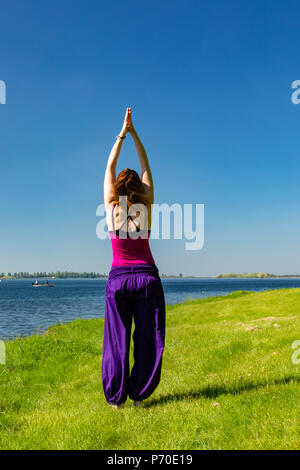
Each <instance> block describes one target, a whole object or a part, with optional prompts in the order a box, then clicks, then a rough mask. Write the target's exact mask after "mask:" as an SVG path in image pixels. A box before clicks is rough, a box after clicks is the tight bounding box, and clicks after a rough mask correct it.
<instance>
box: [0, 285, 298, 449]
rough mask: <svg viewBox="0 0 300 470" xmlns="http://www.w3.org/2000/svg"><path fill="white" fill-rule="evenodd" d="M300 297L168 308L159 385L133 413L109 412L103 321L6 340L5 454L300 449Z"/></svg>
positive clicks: (1, 415)
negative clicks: (298, 355)
mask: <svg viewBox="0 0 300 470" xmlns="http://www.w3.org/2000/svg"><path fill="white" fill-rule="evenodd" d="M299 320H300V289H281V290H276V291H265V292H261V293H246V292H236V293H233V294H231V295H228V296H225V297H214V298H209V299H204V300H195V301H189V302H186V303H184V304H179V305H175V306H169V307H168V308H167V331H166V349H165V353H164V359H163V370H162V378H161V383H160V385H159V387H158V388H157V390H156V391H155V392H154V394H153V395H152V396H151V397H150V398H149V399H148V400H147V401H146V402H145V405H144V408H135V407H134V406H133V404H132V402H130V401H129V400H128V401H127V402H126V405H125V407H124V409H114V408H112V407H110V406H109V405H107V404H106V402H105V399H104V395H103V392H102V384H101V348H102V334H103V320H102V319H100V320H77V321H74V322H72V323H69V324H66V325H57V326H54V327H52V328H51V329H50V330H49V331H48V332H46V333H44V334H40V335H35V336H30V337H28V338H25V339H16V340H13V341H10V342H8V343H7V344H6V348H7V364H6V365H0V449H297V448H298V449H299V448H300V413H299V412H300V409H299V408H300V390H299V388H300V387H299V382H300V374H299V372H300V365H296V364H294V363H293V362H292V354H293V352H294V351H293V349H292V347H291V345H292V343H293V342H294V341H295V340H300V321H299Z"/></svg>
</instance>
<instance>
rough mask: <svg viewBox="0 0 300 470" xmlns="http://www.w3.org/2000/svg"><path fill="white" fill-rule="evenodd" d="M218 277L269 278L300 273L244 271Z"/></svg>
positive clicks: (297, 275) (293, 275) (294, 275)
mask: <svg viewBox="0 0 300 470" xmlns="http://www.w3.org/2000/svg"><path fill="white" fill-rule="evenodd" d="M216 277H217V278H219V279H220V278H226V279H227V278H237V279H239V278H250V277H256V278H258V279H264V278H269V277H300V274H270V273H243V274H237V273H228V274H219V275H218V276H216Z"/></svg>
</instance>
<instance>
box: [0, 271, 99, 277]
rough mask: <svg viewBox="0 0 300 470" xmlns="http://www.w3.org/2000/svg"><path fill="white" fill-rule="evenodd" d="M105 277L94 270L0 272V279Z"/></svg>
mask: <svg viewBox="0 0 300 470" xmlns="http://www.w3.org/2000/svg"><path fill="white" fill-rule="evenodd" d="M105 277H107V276H106V274H99V273H95V272H90V273H87V272H84V273H76V272H73V271H56V272H55V273H54V272H50V273H46V272H35V273H28V272H19V273H7V274H5V273H0V279H1V278H2V279H36V278H52V279H70V278H71V279H72V278H73V279H74V278H79V279H97V278H105Z"/></svg>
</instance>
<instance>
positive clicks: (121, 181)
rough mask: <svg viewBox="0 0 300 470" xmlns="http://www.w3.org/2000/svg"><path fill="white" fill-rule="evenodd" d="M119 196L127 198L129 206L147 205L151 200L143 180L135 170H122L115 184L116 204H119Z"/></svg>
mask: <svg viewBox="0 0 300 470" xmlns="http://www.w3.org/2000/svg"><path fill="white" fill-rule="evenodd" d="M119 196H127V205H128V206H131V205H132V204H144V205H147V204H148V202H149V198H148V196H147V194H145V191H144V188H143V183H142V181H141V178H140V177H139V175H138V174H137V172H136V171H135V170H130V168H125V170H122V171H121V172H120V173H119V175H118V178H117V181H116V182H115V184H114V202H115V203H118V202H119Z"/></svg>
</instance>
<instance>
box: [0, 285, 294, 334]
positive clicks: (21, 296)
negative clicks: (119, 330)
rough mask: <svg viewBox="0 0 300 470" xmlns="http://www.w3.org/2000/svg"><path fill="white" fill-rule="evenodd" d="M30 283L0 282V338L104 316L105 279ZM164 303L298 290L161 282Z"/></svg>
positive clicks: (275, 286)
mask: <svg viewBox="0 0 300 470" xmlns="http://www.w3.org/2000/svg"><path fill="white" fill-rule="evenodd" d="M31 283H32V281H31V280H25V281H21V280H19V281H4V282H2V283H0V339H6V338H12V337H15V336H26V335H29V334H31V333H35V332H36V331H37V330H38V329H42V330H45V329H47V328H48V327H49V326H51V325H54V324H55V323H59V322H63V323H65V322H68V321H71V320H74V319H75V318H100V317H103V315H104V292H105V283H106V280H105V279H101V280H100V279H95V280H90V279H89V280H85V279H80V280H55V281H54V283H55V287H53V288H40V289H33V288H32V287H31ZM162 283H163V286H164V291H165V297H166V303H167V304H173V303H177V302H182V301H184V300H187V299H190V298H197V297H198V298H203V297H209V296H214V295H225V294H228V293H229V292H232V291H235V290H250V291H261V290H267V289H280V288H282V287H288V288H291V287H300V278H298V279H297V278H289V279H284V278H282V279H279V278H277V279H208V278H207V279H205V278H202V279H162Z"/></svg>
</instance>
